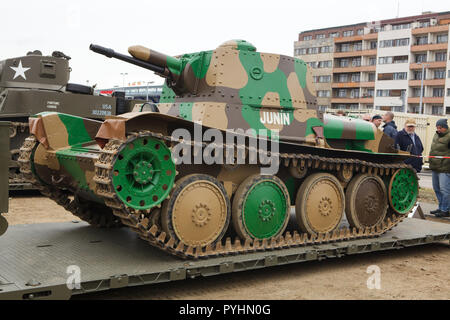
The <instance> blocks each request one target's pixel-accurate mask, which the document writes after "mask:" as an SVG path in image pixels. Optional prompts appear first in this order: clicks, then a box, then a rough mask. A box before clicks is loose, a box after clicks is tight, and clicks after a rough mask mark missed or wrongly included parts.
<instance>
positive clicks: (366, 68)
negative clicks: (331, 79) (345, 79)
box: [333, 65, 377, 73]
mask: <svg viewBox="0 0 450 320" xmlns="http://www.w3.org/2000/svg"><path fill="white" fill-rule="evenodd" d="M376 68H377V66H375V65H374V66H358V67H343V68H340V67H336V68H333V73H352V72H362V71H376Z"/></svg>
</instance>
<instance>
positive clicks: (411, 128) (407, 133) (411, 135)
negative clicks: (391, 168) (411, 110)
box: [394, 118, 423, 172]
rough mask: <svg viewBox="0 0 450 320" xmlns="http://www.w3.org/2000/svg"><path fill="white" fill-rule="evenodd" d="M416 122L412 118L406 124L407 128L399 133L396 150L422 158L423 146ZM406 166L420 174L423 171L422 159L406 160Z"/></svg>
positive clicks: (396, 139) (396, 138)
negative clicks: (411, 167) (417, 132)
mask: <svg viewBox="0 0 450 320" xmlns="http://www.w3.org/2000/svg"><path fill="white" fill-rule="evenodd" d="M415 131H416V120H414V119H412V118H410V119H407V120H406V122H405V128H404V129H403V130H402V131H399V132H398V134H397V136H396V137H395V144H394V145H395V146H396V148H398V149H400V150H402V151H408V152H409V153H411V154H412V155H415V156H422V152H423V144H422V141H421V140H420V138H419V136H418V135H417V134H416V132H415ZM405 163H406V164H410V165H412V166H413V168H414V169H415V170H416V171H417V172H420V171H422V164H423V161H422V158H409V159H407V160H405Z"/></svg>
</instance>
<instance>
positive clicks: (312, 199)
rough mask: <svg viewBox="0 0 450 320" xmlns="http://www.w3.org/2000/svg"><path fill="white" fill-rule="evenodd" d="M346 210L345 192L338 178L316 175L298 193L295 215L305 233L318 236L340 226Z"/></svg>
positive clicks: (306, 181)
mask: <svg viewBox="0 0 450 320" xmlns="http://www.w3.org/2000/svg"><path fill="white" fill-rule="evenodd" d="M344 210H345V196H344V190H343V188H342V186H341V184H340V182H339V180H338V179H336V177H334V176H333V175H331V174H328V173H315V174H313V175H311V176H309V177H308V178H306V180H305V181H304V182H303V183H302V185H301V186H300V189H299V190H298V192H297V198H296V201H295V214H296V216H297V222H298V224H299V226H300V229H301V230H302V231H303V232H307V233H309V234H313V235H317V234H319V233H327V232H330V231H333V230H334V229H336V228H337V227H338V226H339V223H340V221H341V219H342V216H343V214H344Z"/></svg>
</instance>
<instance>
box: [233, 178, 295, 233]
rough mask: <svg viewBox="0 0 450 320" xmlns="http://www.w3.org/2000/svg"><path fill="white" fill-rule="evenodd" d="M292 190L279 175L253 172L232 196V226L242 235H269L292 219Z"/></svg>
mask: <svg viewBox="0 0 450 320" xmlns="http://www.w3.org/2000/svg"><path fill="white" fill-rule="evenodd" d="M290 203H291V202H290V199H289V192H288V190H287V188H286V186H285V185H284V183H283V181H281V180H280V179H279V178H278V177H276V176H261V175H253V176H250V177H248V178H247V179H246V180H244V182H242V183H241V184H240V186H239V188H238V189H237V190H236V193H235V196H234V199H233V208H232V216H233V219H232V221H233V226H234V229H235V230H236V232H237V234H238V235H239V236H240V237H241V238H242V239H270V238H275V237H277V236H278V235H280V234H281V233H283V232H284V230H285V229H286V226H287V224H288V221H289V211H290Z"/></svg>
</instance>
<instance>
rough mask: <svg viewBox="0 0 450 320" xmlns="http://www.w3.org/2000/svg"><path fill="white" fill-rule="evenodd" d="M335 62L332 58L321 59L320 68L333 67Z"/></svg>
mask: <svg viewBox="0 0 450 320" xmlns="http://www.w3.org/2000/svg"><path fill="white" fill-rule="evenodd" d="M332 67H333V62H332V61H331V60H329V61H320V62H319V66H318V68H321V69H322V68H332Z"/></svg>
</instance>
